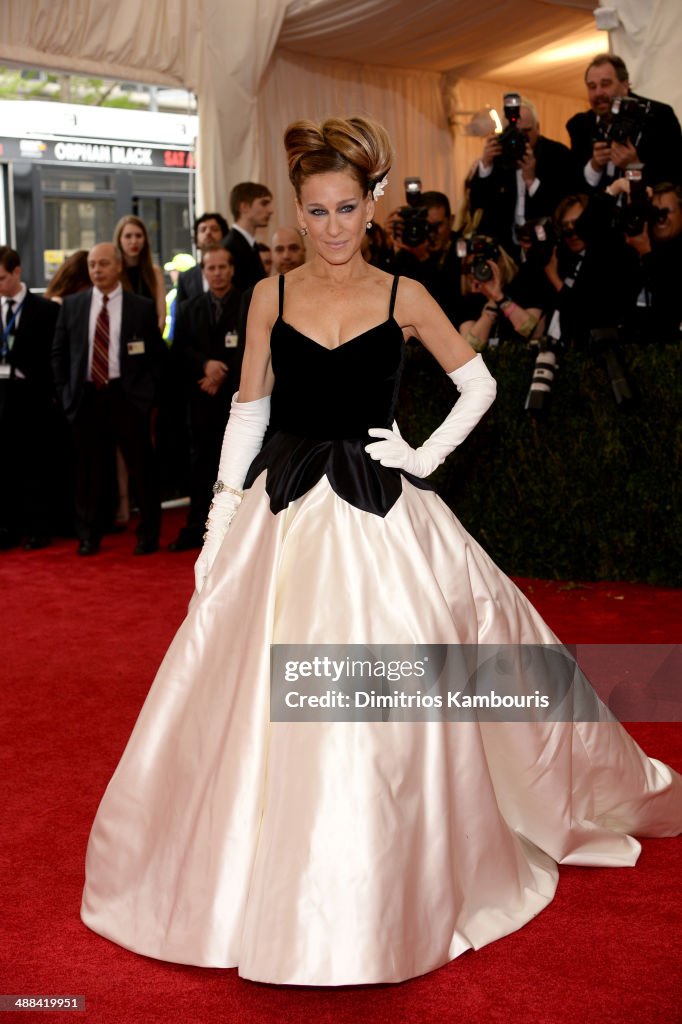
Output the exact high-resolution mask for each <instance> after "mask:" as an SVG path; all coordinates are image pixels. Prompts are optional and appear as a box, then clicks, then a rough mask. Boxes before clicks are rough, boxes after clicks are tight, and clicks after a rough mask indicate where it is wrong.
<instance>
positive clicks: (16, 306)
mask: <svg viewBox="0 0 682 1024" xmlns="http://www.w3.org/2000/svg"><path fill="white" fill-rule="evenodd" d="M27 291H28V288H27V287H26V285H25V284H24V283H23V281H22V283H21V285H20V287H19V291H18V292H17V294H16V295H11V296H9V297H7V296H5V295H3V297H2V332H3V334H4V333H5V324H6V323H7V304H8V303H9V302H11V303H12V313H13V314H14V324H13V325H12V334H14V333H15V332H16V329H17V327H18V326H19V321H20V320H21V308H20V307H21V304H22V302H23V301H24V299H25V298H26V292H27ZM11 319H12V317H11V315H10V320H11Z"/></svg>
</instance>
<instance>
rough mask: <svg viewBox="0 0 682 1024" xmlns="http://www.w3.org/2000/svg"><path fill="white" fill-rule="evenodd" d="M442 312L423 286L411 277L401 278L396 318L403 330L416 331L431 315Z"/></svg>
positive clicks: (396, 298)
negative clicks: (419, 324)
mask: <svg viewBox="0 0 682 1024" xmlns="http://www.w3.org/2000/svg"><path fill="white" fill-rule="evenodd" d="M439 312H440V307H439V306H438V303H437V302H436V301H435V299H433V298H432V297H431V295H429V293H428V291H427V290H426V288H425V287H424V285H423V284H420V282H419V281H415V280H413V279H412V278H411V277H401V278H400V280H399V281H398V290H397V291H396V296H395V318H396V320H397V321H398V323H399V324H400V326H401V327H402V328H411V329H414V328H416V327H417V324H418V323H420V322H421V321H422V320H423V317H424V316H425V315H426V316H428V315H429V314H432V315H433V314H434V313H435V314H436V315H438V313H439Z"/></svg>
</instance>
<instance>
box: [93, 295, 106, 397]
mask: <svg viewBox="0 0 682 1024" xmlns="http://www.w3.org/2000/svg"><path fill="white" fill-rule="evenodd" d="M108 302H109V296H108V295H103V296H102V308H101V309H100V311H99V313H98V314H97V320H96V321H95V343H94V345H93V348H92V380H93V383H94V385H95V387H96V388H103V387H105V386H106V385H107V384H108V383H109V310H108V309H107V303H108Z"/></svg>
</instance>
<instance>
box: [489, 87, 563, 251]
mask: <svg viewBox="0 0 682 1024" xmlns="http://www.w3.org/2000/svg"><path fill="white" fill-rule="evenodd" d="M516 127H517V128H518V130H519V131H520V132H522V133H523V134H524V135H525V136H526V150H525V153H524V154H523V156H522V157H521V158H520V159H519V160H517V161H515V165H514V166H508V165H507V164H506V163H505V162H504V161H503V159H502V156H503V154H502V145H501V143H500V136H499V135H490V136H489V137H488V139H487V140H486V143H485V147H484V149H483V154H482V156H481V159H480V160H479V162H478V166H477V168H476V170H475V172H474V175H473V177H472V178H471V198H470V205H471V208H472V210H477V209H480V210H482V211H483V215H482V217H481V221H480V223H479V226H478V231H479V233H480V234H484V235H490V236H492V237H493V238H495V239H496V240H497V241H498V242H500V244H501V245H503V246H504V248H505V249H506V250H507V252H508V253H509V254H510V255H511V256H514V257H515V258H516V257H518V255H519V246H518V244H517V241H516V237H515V234H514V229H515V227H516V226H520V225H521V224H524V223H525V222H526V221H529V220H536V219H537V218H539V217H551V216H552V215H553V214H554V211H555V210H556V208H557V206H558V204H559V202H560V201H561V200H562V199H563V197H564V196H566V195H569V194H570V193H572V192H574V191H576V190H577V187H578V184H579V174H578V167H577V165H576V163H575V160H574V158H573V156H572V155H571V153H570V151H569V149H568V148H567V147H566V146H564V145H563V144H562V143H561V142H555V141H554V139H548V138H546V137H545V136H544V135H541V134H540V122H539V120H538V115H537V111H536V110H535V107H534V106H533V104H532V103H531V102H530V101H529V100H526V99H522V100H521V108H520V111H519V120H518V122H517V125H516Z"/></svg>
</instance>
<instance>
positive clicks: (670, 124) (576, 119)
mask: <svg viewBox="0 0 682 1024" xmlns="http://www.w3.org/2000/svg"><path fill="white" fill-rule="evenodd" d="M630 95H631V96H636V98H637V99H643V98H644V97H642V96H637V94H636V93H633V92H631V93H630ZM649 102H650V103H651V111H650V113H649V115H648V121H647V125H646V127H645V131H644V135H643V137H642V141H641V143H640V145H639V146H638V147H637V155H638V156H639V158H640V160H641V162H642V163H643V164H644V171H643V174H642V177H643V178H644V181H645V183H646V184H647V185H656V184H658V182H660V181H672V182H673V183H675V184H677V183H679V182H680V181H682V131H681V130H680V122H679V121H678V120H677V117H676V115H675V111H674V110H673V108H672V107H670V106H668V104H667V103H658V102H657V101H656V100H650V101H649ZM566 130H567V132H568V134H569V135H570V137H571V152H572V153H573V154H574V156H575V159H576V161H577V163H578V166H579V167H580V175H581V191H582V192H585V191H591V189H590V186H589V185H587V183H586V181H585V177H584V167H585V164H586V163H587V161H588V160H589V159H590V157H591V156H592V146H593V139H594V137H595V133H596V130H597V119H596V116H595V114H594V111H592V110H585V111H583V112H582V113H580V114H574V115H573V117H572V118H571V119H570V120H569V121H567V123H566ZM620 176H621V172H620V171H619V170H618V169H616V175H615V177H620ZM613 178H614V176H613V175H611V176H609V175H607V174H602V176H601V180H600V182H599V186H598V191H600V192H601V191H603V190H604V189H605V188H606V186H607V185H609V184H610V183H611V182H612V181H613Z"/></svg>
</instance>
